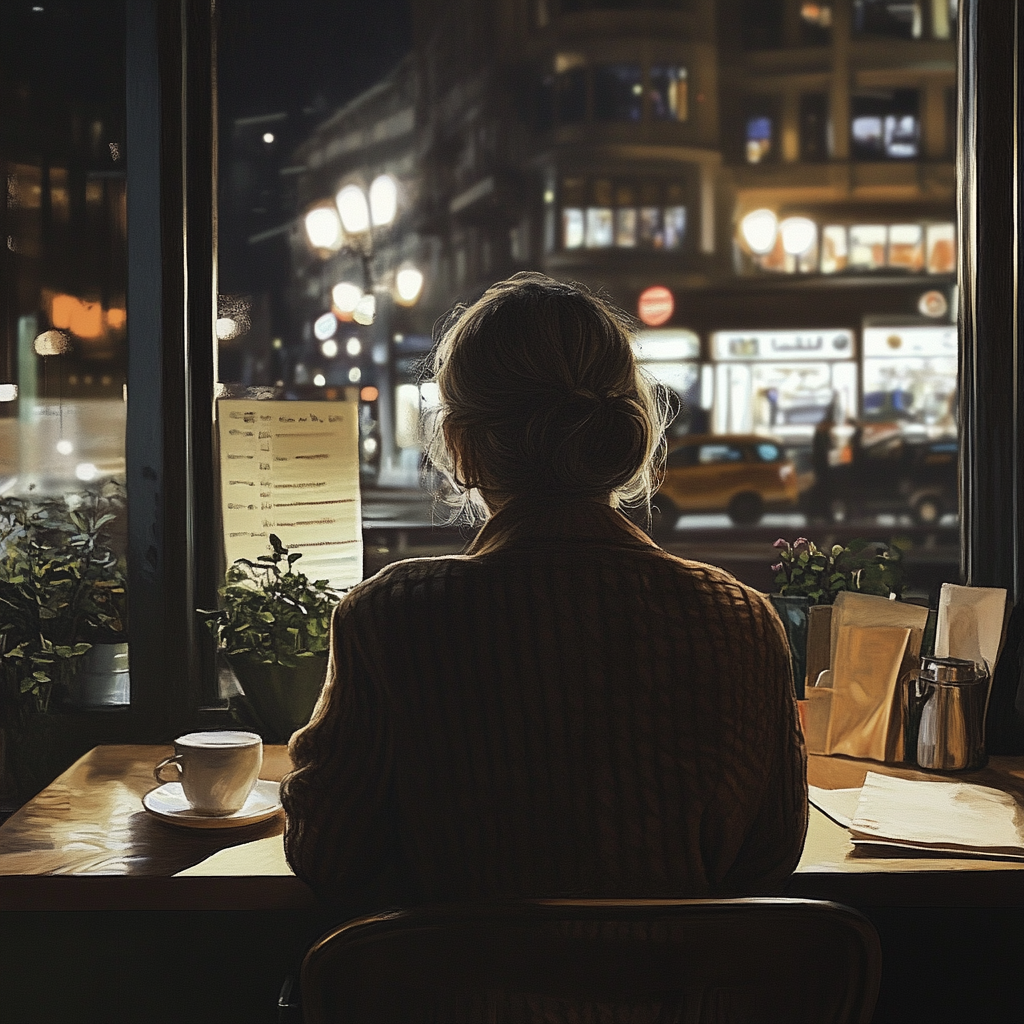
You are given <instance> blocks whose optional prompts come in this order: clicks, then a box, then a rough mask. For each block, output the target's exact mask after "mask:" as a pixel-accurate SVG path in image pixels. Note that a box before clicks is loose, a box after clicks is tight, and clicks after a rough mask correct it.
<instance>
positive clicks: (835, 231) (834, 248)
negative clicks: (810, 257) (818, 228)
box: [821, 224, 849, 274]
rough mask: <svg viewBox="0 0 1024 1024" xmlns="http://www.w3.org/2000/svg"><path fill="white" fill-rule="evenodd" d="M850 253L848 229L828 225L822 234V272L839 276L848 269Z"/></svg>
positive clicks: (837, 225) (842, 226)
mask: <svg viewBox="0 0 1024 1024" xmlns="http://www.w3.org/2000/svg"><path fill="white" fill-rule="evenodd" d="M848 258H849V252H848V249H847V245H846V227H845V226H844V225H842V224H828V225H826V226H825V228H824V230H823V231H822V232H821V272H822V273H823V274H837V273H839V271H840V270H845V269H846V264H847V260H848Z"/></svg>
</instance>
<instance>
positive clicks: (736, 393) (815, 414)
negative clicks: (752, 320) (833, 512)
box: [711, 328, 858, 441]
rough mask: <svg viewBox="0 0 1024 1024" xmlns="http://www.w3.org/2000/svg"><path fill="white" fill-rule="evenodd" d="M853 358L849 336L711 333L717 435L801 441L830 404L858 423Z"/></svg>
mask: <svg viewBox="0 0 1024 1024" xmlns="http://www.w3.org/2000/svg"><path fill="white" fill-rule="evenodd" d="M856 355H857V353H856V345H855V340H854V333H853V331H851V330H848V329H845V328H818V329H808V330H796V331H769V330H761V331H757V330H753V331H716V332H714V333H713V334H712V335H711V358H712V365H713V367H714V402H713V413H712V428H713V430H714V432H715V433H716V434H749V433H763V434H772V435H775V436H777V437H781V438H783V439H784V440H792V441H804V440H807V439H809V438H810V436H811V434H812V433H813V431H814V425H815V424H816V423H817V422H818V421H819V420H820V419H821V418H822V416H823V415H824V414H825V412H826V411H827V410H828V408H829V406H830V405H832V404H833V402H835V403H836V405H837V408H836V410H835V411H836V414H837V419H839V420H840V421H841V420H842V419H845V418H846V417H849V416H855V415H856V413H857V410H858V403H857V395H858V388H857V359H856Z"/></svg>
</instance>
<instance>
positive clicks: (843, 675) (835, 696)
mask: <svg viewBox="0 0 1024 1024" xmlns="http://www.w3.org/2000/svg"><path fill="white" fill-rule="evenodd" d="M915 632H917V634H918V636H917V637H916V638H915V640H916V644H917V648H918V650H920V636H921V631H920V630H913V629H911V628H909V627H906V626H844V627H842V628H841V629H840V630H839V636H838V638H837V642H836V648H835V656H834V658H833V661H832V701H831V713H830V715H829V721H828V732H827V734H826V740H825V753H826V754H846V755H847V756H849V757H866V758H870V759H871V760H874V761H884V760H885V759H886V755H887V754H889V755H890V756H892V753H893V748H894V747H895V744H896V736H895V735H892V736H891V735H890V728H891V726H892V725H893V724H894V720H895V723H896V724H897V726H898V709H897V713H896V714H895V715H894V707H895V706H896V699H895V698H896V683H897V680H898V679H899V678H900V675H901V672H902V670H903V666H904V660H905V659H906V657H907V654H908V652H909V653H911V655H912V656H916V652H914V651H913V644H912V634H913V633H915Z"/></svg>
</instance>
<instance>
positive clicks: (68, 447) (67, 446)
mask: <svg viewBox="0 0 1024 1024" xmlns="http://www.w3.org/2000/svg"><path fill="white" fill-rule="evenodd" d="M74 450H75V446H74V445H73V444H72V443H71V442H70V441H69V440H67V438H64V437H62V438H61V439H60V440H59V441H58V442H57V451H58V452H59V453H60V454H61V455H70V454H71V453H72V452H73V451H74Z"/></svg>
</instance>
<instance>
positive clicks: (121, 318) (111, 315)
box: [107, 308, 127, 331]
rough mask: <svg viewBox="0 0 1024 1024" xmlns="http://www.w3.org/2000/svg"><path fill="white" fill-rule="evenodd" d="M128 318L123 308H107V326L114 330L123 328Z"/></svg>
mask: <svg viewBox="0 0 1024 1024" xmlns="http://www.w3.org/2000/svg"><path fill="white" fill-rule="evenodd" d="M126 320H127V317H126V315H125V311H124V310H123V309H117V308H114V309H108V310H107V326H108V327H109V328H110V329H111V330H112V331H120V330H123V329H124V325H125V321H126Z"/></svg>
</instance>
